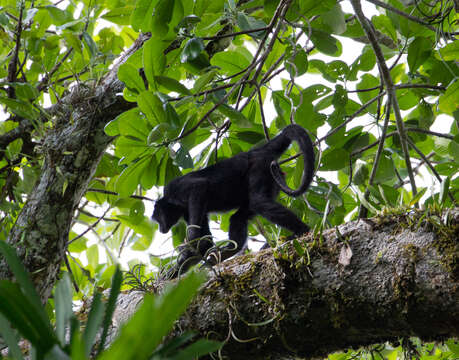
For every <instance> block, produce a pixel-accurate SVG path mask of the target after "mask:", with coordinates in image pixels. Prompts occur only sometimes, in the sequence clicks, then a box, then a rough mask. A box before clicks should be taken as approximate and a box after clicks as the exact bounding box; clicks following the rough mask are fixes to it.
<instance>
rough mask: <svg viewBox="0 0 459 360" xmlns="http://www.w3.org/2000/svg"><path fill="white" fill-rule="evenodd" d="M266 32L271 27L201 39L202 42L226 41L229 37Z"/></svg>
mask: <svg viewBox="0 0 459 360" xmlns="http://www.w3.org/2000/svg"><path fill="white" fill-rule="evenodd" d="M266 30H269V26H265V27H262V28H258V29H251V30H245V31H238V32H234V33H231V34H223V35H215V36H204V37H202V38H201V39H202V40H220V39H224V38H227V37H234V36H238V35H246V34H251V33H255V32H259V31H266Z"/></svg>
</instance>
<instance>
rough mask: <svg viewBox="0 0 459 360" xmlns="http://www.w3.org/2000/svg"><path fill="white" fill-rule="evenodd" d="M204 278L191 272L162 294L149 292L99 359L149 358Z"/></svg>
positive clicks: (126, 359)
mask: <svg viewBox="0 0 459 360" xmlns="http://www.w3.org/2000/svg"><path fill="white" fill-rule="evenodd" d="M203 281H204V276H203V275H202V274H197V273H194V272H191V273H189V274H188V275H187V276H186V277H184V278H183V279H182V280H180V281H179V283H178V284H177V285H176V286H174V287H169V288H168V289H166V291H165V292H164V293H163V294H162V295H161V297H160V298H159V297H157V298H155V297H153V296H152V295H149V294H146V295H145V297H144V299H143V303H142V305H141V306H140V307H139V309H138V310H137V312H136V313H135V314H134V315H133V316H132V317H131V319H130V320H129V321H128V323H126V324H125V325H124V327H123V328H122V330H121V332H120V334H119V336H118V338H117V339H116V340H115V341H114V342H113V344H112V346H111V347H110V348H109V349H108V350H107V351H105V352H103V353H102V354H101V356H100V360H108V359H110V360H118V359H119V360H131V359H132V360H134V359H146V358H148V357H149V356H150V355H151V354H152V352H153V351H154V350H155V349H156V347H157V346H158V345H159V344H160V342H161V340H162V339H163V337H164V336H165V335H166V334H167V333H168V332H169V331H170V329H171V328H172V325H173V324H174V322H175V320H176V319H177V318H178V317H179V316H180V315H181V314H182V313H183V312H184V311H185V309H186V307H187V306H188V304H189V303H190V301H191V299H192V298H193V296H194V295H195V293H196V291H197V290H198V288H199V286H200V285H201V284H202V282H203ZM152 319H154V321H152Z"/></svg>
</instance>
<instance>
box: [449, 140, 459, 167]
mask: <svg viewBox="0 0 459 360" xmlns="http://www.w3.org/2000/svg"><path fill="white" fill-rule="evenodd" d="M448 153H449V156H450V157H451V158H452V159H453V160H454V161H455V163H456V164H459V135H456V136H455V137H454V140H453V141H451V142H450V143H449V145H448Z"/></svg>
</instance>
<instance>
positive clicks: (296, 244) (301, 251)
mask: <svg viewBox="0 0 459 360" xmlns="http://www.w3.org/2000/svg"><path fill="white" fill-rule="evenodd" d="M293 247H294V248H295V250H296V252H297V254H298V255H299V256H303V255H304V249H303V247H302V246H301V245H300V243H299V242H298V240H297V239H293Z"/></svg>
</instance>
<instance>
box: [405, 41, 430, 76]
mask: <svg viewBox="0 0 459 360" xmlns="http://www.w3.org/2000/svg"><path fill="white" fill-rule="evenodd" d="M431 53H432V41H430V40H429V39H427V38H425V37H417V38H416V39H414V41H413V42H412V43H411V44H410V46H409V47H408V66H409V67H410V71H411V72H415V71H416V70H417V69H418V68H419V67H420V66H421V65H422V64H424V62H425V61H426V60H427V59H428V58H429V56H430V54H431Z"/></svg>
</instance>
